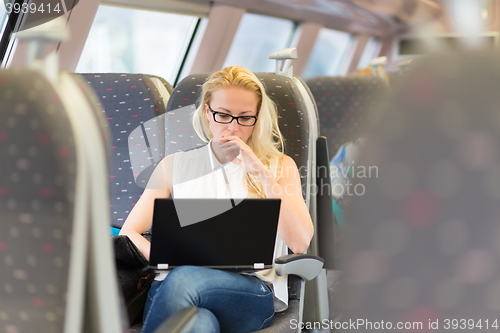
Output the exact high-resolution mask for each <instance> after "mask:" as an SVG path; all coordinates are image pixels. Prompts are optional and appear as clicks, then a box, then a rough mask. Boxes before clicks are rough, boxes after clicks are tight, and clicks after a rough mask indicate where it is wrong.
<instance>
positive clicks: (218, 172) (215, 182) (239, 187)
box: [156, 142, 288, 312]
mask: <svg viewBox="0 0 500 333" xmlns="http://www.w3.org/2000/svg"><path fill="white" fill-rule="evenodd" d="M239 157H241V156H238V157H237V158H239ZM222 168H224V170H225V174H226V176H227V183H228V184H227V183H226V180H225V178H224V174H223V172H222ZM172 183H173V184H172V197H173V198H218V199H219V198H220V199H228V198H231V197H232V198H236V199H243V198H247V197H248V191H247V188H246V184H245V171H244V168H243V167H241V166H239V165H237V164H235V163H232V162H229V163H227V164H225V165H224V166H222V165H221V164H220V163H219V161H218V160H217V159H216V157H215V155H214V154H213V151H212V147H211V142H210V143H209V144H208V145H206V146H204V147H201V148H197V149H193V150H189V151H186V152H179V153H175V156H174V162H173V174H172ZM287 254H288V247H287V246H286V245H285V243H284V242H283V240H282V239H281V237H280V236H279V235H276V243H275V246H274V258H273V263H274V259H275V258H278V257H281V256H284V255H287ZM244 274H247V273H244ZM248 274H251V275H255V276H257V277H259V278H260V279H261V280H263V281H265V282H268V283H271V284H272V285H273V289H274V296H275V302H274V308H275V311H276V312H281V311H284V310H286V309H287V308H288V277H287V276H278V275H276V273H275V270H274V268H273V269H266V270H263V271H259V272H255V273H248ZM165 276H166V274H160V275H159V276H158V277H157V278H156V280H163V279H164V278H165Z"/></svg>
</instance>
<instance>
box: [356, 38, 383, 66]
mask: <svg viewBox="0 0 500 333" xmlns="http://www.w3.org/2000/svg"><path fill="white" fill-rule="evenodd" d="M381 46H382V43H381V42H380V41H379V40H378V39H377V38H375V37H370V39H369V40H368V42H367V43H366V45H365V49H364V50H363V54H362V55H361V58H360V59H359V62H358V68H357V69H361V68H365V67H368V65H369V64H370V61H371V60H372V59H374V58H376V57H378V54H379V53H380V47H381Z"/></svg>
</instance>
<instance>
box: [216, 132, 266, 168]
mask: <svg viewBox="0 0 500 333" xmlns="http://www.w3.org/2000/svg"><path fill="white" fill-rule="evenodd" d="M220 147H221V149H223V150H225V151H227V152H228V154H227V157H228V160H229V161H231V162H233V163H235V164H238V165H241V166H242V167H243V168H245V171H246V172H248V173H249V174H252V175H255V176H259V175H260V174H261V173H262V172H264V171H265V170H266V169H267V168H266V166H265V165H264V164H262V162H261V161H260V160H259V159H258V158H257V156H255V154H254V152H253V150H252V148H250V147H249V146H248V145H247V144H246V143H245V142H243V140H241V139H240V138H239V137H237V136H235V135H231V136H225V137H222V138H220ZM240 153H241V160H240V159H239V158H237V156H238V155H239V154H240Z"/></svg>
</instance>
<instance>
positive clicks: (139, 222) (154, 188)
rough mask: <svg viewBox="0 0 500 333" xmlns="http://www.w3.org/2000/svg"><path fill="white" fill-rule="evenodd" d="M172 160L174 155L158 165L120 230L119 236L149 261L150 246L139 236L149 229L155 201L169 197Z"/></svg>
mask: <svg viewBox="0 0 500 333" xmlns="http://www.w3.org/2000/svg"><path fill="white" fill-rule="evenodd" d="M173 160H174V155H169V156H167V157H165V158H164V159H163V160H162V161H161V162H160V163H159V164H158V166H157V167H156V169H155V170H154V171H153V174H152V175H151V178H150V179H149V182H148V185H147V186H146V189H145V190H144V192H143V193H142V195H141V197H140V199H139V200H138V201H137V203H136V204H135V206H134V208H133V209H132V211H131V212H130V214H129V215H128V217H127V220H126V221H125V223H124V224H123V227H122V229H121V230H120V235H126V236H128V237H129V238H130V240H131V241H132V242H133V243H134V244H135V246H137V248H138V249H139V251H141V253H142V254H143V255H144V257H145V258H146V259H147V260H149V251H150V248H151V244H150V243H149V242H148V240H147V239H146V238H144V237H143V236H142V235H141V234H142V233H144V232H146V231H149V229H151V225H152V224H153V209H154V201H155V199H156V198H170V196H171V191H170V186H169V184H172V182H171V177H172V169H173Z"/></svg>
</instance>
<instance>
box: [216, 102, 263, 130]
mask: <svg viewBox="0 0 500 333" xmlns="http://www.w3.org/2000/svg"><path fill="white" fill-rule="evenodd" d="M207 106H208V109H209V110H210V112H212V115H213V116H214V121H215V122H216V123H218V124H231V123H232V122H233V120H235V119H236V122H237V123H238V125H240V126H244V127H253V126H255V124H256V123H257V119H259V117H257V116H239V117H235V116H232V115H230V114H229V113H225V112H219V111H214V110H212V108H211V107H210V105H208V104H207ZM218 113H220V114H223V115H225V116H229V117H231V120H230V121H228V122H221V121H217V120H215V115H216V114H218ZM240 118H253V119H255V121H254V123H253V124H252V125H243V124H242V123H240Z"/></svg>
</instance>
